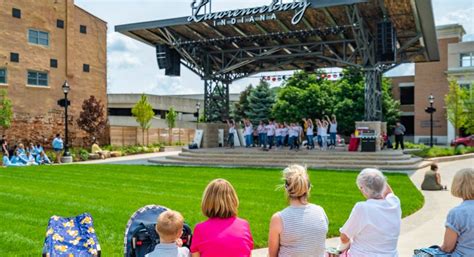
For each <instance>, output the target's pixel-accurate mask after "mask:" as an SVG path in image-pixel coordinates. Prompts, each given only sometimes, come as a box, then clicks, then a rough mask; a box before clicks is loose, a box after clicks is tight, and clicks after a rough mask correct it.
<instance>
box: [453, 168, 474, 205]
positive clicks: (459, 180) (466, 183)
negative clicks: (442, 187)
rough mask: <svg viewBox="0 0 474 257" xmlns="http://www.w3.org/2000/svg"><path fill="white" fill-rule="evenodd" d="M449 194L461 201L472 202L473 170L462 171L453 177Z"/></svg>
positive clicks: (473, 187)
mask: <svg viewBox="0 0 474 257" xmlns="http://www.w3.org/2000/svg"><path fill="white" fill-rule="evenodd" d="M451 194H453V195H454V196H455V197H459V198H462V199H463V200H474V169H472V168H468V169H462V170H460V171H458V172H457V173H456V175H454V178H453V184H452V185H451Z"/></svg>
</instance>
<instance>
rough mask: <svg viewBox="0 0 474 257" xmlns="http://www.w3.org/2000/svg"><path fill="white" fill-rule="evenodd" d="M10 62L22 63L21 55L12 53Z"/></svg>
mask: <svg viewBox="0 0 474 257" xmlns="http://www.w3.org/2000/svg"><path fill="white" fill-rule="evenodd" d="M10 62H20V54H19V53H10Z"/></svg>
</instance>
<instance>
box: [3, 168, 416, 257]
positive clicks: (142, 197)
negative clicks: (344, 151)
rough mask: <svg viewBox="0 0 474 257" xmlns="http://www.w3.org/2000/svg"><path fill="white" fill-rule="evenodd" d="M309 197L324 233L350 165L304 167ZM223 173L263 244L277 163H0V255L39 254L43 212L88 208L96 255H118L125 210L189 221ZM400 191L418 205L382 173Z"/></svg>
mask: <svg viewBox="0 0 474 257" xmlns="http://www.w3.org/2000/svg"><path fill="white" fill-rule="evenodd" d="M310 176H311V179H312V183H313V190H312V195H311V202H313V203H316V204H319V205H321V206H323V207H324V209H325V210H326V213H327V215H328V217H329V221H330V229H329V236H335V235H337V234H338V232H337V230H338V228H339V227H341V226H342V225H343V223H344V222H345V220H346V219H347V217H348V215H349V213H350V211H351V209H352V207H353V205H354V204H355V203H356V202H357V201H361V200H363V198H362V196H361V194H360V193H359V191H358V189H357V187H356V186H355V178H356V176H357V173H356V172H349V171H347V172H343V171H311V172H310ZM219 177H221V178H225V179H228V180H229V181H230V182H231V183H232V184H233V185H234V187H235V189H236V190H237V193H238V195H239V198H240V209H239V216H241V217H243V218H245V219H247V220H249V222H250V226H251V229H252V234H253V236H254V240H255V245H256V247H264V246H265V245H266V240H267V233H268V224H269V219H270V217H271V215H272V214H273V213H274V212H276V211H278V210H281V209H283V208H284V207H285V206H286V199H285V196H284V193H283V191H282V190H276V187H277V185H279V184H281V180H280V172H279V170H269V169H224V168H194V167H192V168H190V167H159V166H127V165H125V166H121V165H69V166H42V167H27V168H8V169H2V170H0V256H39V255H40V253H41V249H42V243H43V240H44V235H45V232H46V226H47V223H48V219H49V217H50V216H52V215H60V216H75V215H77V214H80V213H83V212H89V213H91V214H92V216H93V217H94V221H95V228H96V231H97V233H98V237H99V241H100V243H101V246H102V251H103V254H104V256H123V253H122V252H123V250H122V249H123V233H124V229H125V225H126V223H127V221H128V219H129V217H130V215H131V214H132V213H133V212H134V211H135V210H137V209H138V208H140V207H142V206H144V205H147V204H159V205H163V206H166V207H168V208H171V209H175V210H178V211H180V212H181V213H182V214H183V215H184V217H185V219H186V221H187V222H188V223H189V224H191V225H192V226H194V225H195V224H196V223H197V222H200V221H203V220H204V219H205V218H204V217H203V215H202V214H201V210H200V201H201V196H202V192H203V190H204V188H205V186H206V185H207V183H208V182H209V181H210V180H212V179H214V178H219ZM387 177H388V179H389V182H390V184H391V185H392V187H393V189H394V191H395V192H396V193H397V195H398V196H399V197H400V198H401V202H402V209H403V215H404V216H407V215H409V214H411V213H413V212H415V211H416V210H418V209H419V208H421V207H422V205H423V196H422V195H421V194H420V192H419V191H418V190H417V189H416V188H415V186H414V185H413V184H412V183H411V181H410V180H409V178H408V177H407V176H406V175H403V174H387Z"/></svg>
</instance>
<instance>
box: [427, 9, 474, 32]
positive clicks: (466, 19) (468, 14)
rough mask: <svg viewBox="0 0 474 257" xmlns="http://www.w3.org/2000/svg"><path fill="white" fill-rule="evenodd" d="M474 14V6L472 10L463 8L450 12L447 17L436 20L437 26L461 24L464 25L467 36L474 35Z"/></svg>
mask: <svg viewBox="0 0 474 257" xmlns="http://www.w3.org/2000/svg"><path fill="white" fill-rule="evenodd" d="M473 13H474V6H472V7H470V8H461V9H458V10H455V11H452V12H448V13H446V14H445V15H443V16H441V17H439V19H436V24H437V25H444V24H453V23H459V24H461V25H463V27H464V29H465V30H466V32H467V34H472V33H474V20H473V19H472V14H473Z"/></svg>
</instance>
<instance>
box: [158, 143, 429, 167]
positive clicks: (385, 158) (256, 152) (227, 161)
mask: <svg viewBox="0 0 474 257" xmlns="http://www.w3.org/2000/svg"><path fill="white" fill-rule="evenodd" d="M149 162H151V163H153V164H160V165H179V166H218V167H264V168H283V167H286V166H288V165H289V164H302V165H306V166H307V167H308V168H314V169H337V170H348V169H349V170H353V169H355V170H360V169H363V168H378V169H381V170H384V171H398V172H411V171H415V170H418V169H421V168H424V167H427V166H428V165H430V164H431V163H430V162H425V161H423V159H422V158H419V157H414V156H411V155H410V154H405V153H403V152H402V151H392V150H387V151H381V152H376V153H362V152H347V151H344V150H343V149H337V150H328V151H319V150H311V151H310V150H306V149H304V150H300V151H298V152H296V151H290V150H288V149H281V150H270V151H263V150H261V149H257V148H251V149H246V148H236V149H225V148H212V149H197V150H189V149H183V150H182V152H181V153H180V154H179V155H174V156H168V157H163V158H158V159H151V160H149Z"/></svg>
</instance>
